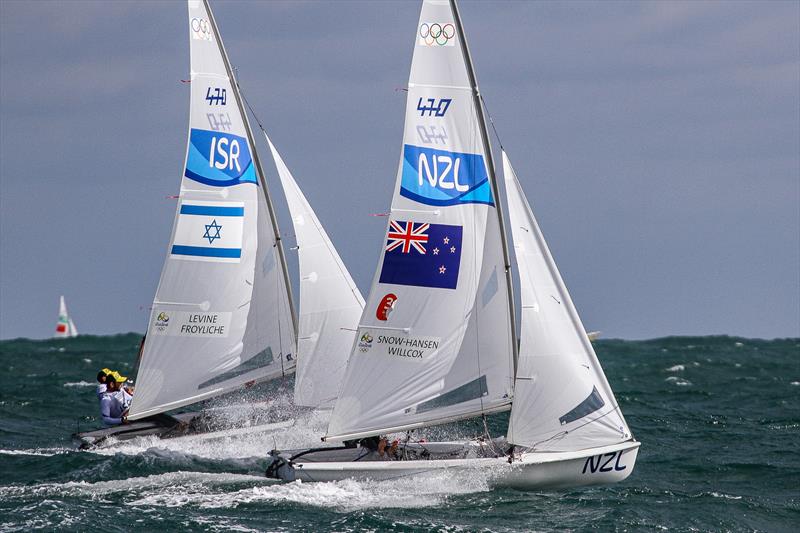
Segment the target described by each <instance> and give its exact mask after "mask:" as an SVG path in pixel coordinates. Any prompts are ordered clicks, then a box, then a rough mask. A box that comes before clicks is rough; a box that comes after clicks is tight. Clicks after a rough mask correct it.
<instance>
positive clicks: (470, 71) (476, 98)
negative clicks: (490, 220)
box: [450, 0, 519, 375]
mask: <svg viewBox="0 0 800 533" xmlns="http://www.w3.org/2000/svg"><path fill="white" fill-rule="evenodd" d="M450 8H451V9H452V11H453V20H454V22H455V24H456V27H457V30H458V34H459V35H460V36H461V40H460V41H459V43H460V46H461V53H462V54H463V55H464V62H465V63H466V65H467V75H468V76H469V81H470V85H471V86H472V99H473V102H474V105H475V114H476V115H477V117H478V124H479V126H480V133H481V141H482V142H483V150H484V153H485V154H486V168H487V172H488V174H489V181H490V182H491V185H492V193H493V194H494V197H495V199H496V201H497V221H498V225H499V226H500V239H501V242H502V245H503V260H504V261H505V277H506V286H507V287H508V289H507V290H508V293H507V294H508V313H509V316H510V317H511V350H512V359H513V362H514V374H515V375H516V373H517V363H518V359H519V353H518V347H517V325H516V324H517V322H516V320H515V318H514V317H515V314H514V285H513V281H512V279H511V258H510V254H509V253H508V239H507V237H506V228H505V221H504V217H503V209H502V200H501V196H500V191H499V187H498V183H497V174H496V173H495V168H494V157H492V145H491V143H490V142H489V132H488V130H487V128H486V118H485V117H484V114H483V105H482V102H481V96H480V89H479V88H478V80H477V77H476V75H475V66H474V65H473V64H472V56H471V55H470V53H469V46H468V45H467V36H466V34H465V33H464V26H463V24H462V22H461V13H460V12H459V10H458V3H457V2H456V0H450Z"/></svg>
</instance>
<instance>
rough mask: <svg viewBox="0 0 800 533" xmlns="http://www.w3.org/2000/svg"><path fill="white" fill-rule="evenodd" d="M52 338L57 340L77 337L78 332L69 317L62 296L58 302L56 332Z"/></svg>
mask: <svg viewBox="0 0 800 533" xmlns="http://www.w3.org/2000/svg"><path fill="white" fill-rule="evenodd" d="M53 336H54V337H55V338H57V339H63V338H67V337H77V336H78V330H77V328H76V327H75V324H74V323H73V322H72V318H70V316H69V312H68V311H67V303H66V302H65V301H64V297H63V296H61V298H60V299H59V301H58V322H56V332H55V334H54V335H53Z"/></svg>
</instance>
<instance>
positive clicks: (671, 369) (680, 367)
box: [666, 365, 686, 372]
mask: <svg viewBox="0 0 800 533" xmlns="http://www.w3.org/2000/svg"><path fill="white" fill-rule="evenodd" d="M684 370H686V367H685V366H684V365H674V366H671V367H669V368H667V369H666V371H667V372H683V371H684Z"/></svg>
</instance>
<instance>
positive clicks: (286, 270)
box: [203, 0, 298, 343]
mask: <svg viewBox="0 0 800 533" xmlns="http://www.w3.org/2000/svg"><path fill="white" fill-rule="evenodd" d="M203 4H204V5H205V6H206V11H207V13H208V18H209V22H210V23H211V26H212V27H213V28H214V34H215V35H219V29H218V28H217V21H216V19H215V18H214V13H213V12H212V11H211V6H210V5H209V3H208V0H203ZM217 46H218V47H219V51H220V54H221V55H222V62H223V63H224V64H225V70H226V71H227V73H228V77H229V78H230V80H231V87H232V88H233V93H234V97H235V98H236V105H237V106H238V108H239V113H241V115H242V121H243V122H244V129H245V132H246V134H247V141H248V142H249V143H250V146H252V147H253V150H252V154H251V157H252V158H253V163H254V164H255V167H256V174H257V175H258V181H259V185H260V187H261V190H262V192H263V193H264V198H265V199H266V202H267V210H268V212H269V218H270V221H271V222H272V228H273V233H274V237H275V247H276V248H277V249H278V257H279V258H280V263H281V269H282V271H283V280H284V285H285V288H286V291H287V292H288V294H289V314H290V316H291V317H292V329H293V330H294V338H295V343H296V342H297V334H298V329H297V313H296V312H295V307H294V299H293V298H292V283H291V280H290V278H289V268H288V266H287V263H286V254H285V253H284V250H283V240H282V238H281V232H280V229H279V226H278V219H277V217H276V216H275V207H274V206H273V205H272V198H271V197H270V194H269V187H268V186H267V181H266V178H265V176H266V175H265V174H264V169H263V168H262V166H261V158H260V157H259V156H258V150H256V144H255V139H254V137H253V130H252V128H251V127H250V118H249V116H248V115H247V111H246V110H245V108H244V105H243V102H242V95H241V93H240V91H239V80H238V78H236V77H235V76H234V74H233V69H232V68H231V63H230V59H229V58H228V53H227V52H226V50H225V44H224V43H223V42H222V39H217Z"/></svg>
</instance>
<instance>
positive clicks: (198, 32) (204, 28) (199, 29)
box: [191, 18, 211, 41]
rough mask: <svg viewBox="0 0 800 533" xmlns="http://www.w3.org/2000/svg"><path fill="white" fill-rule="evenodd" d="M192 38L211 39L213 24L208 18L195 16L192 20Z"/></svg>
mask: <svg viewBox="0 0 800 533" xmlns="http://www.w3.org/2000/svg"><path fill="white" fill-rule="evenodd" d="M191 27H192V38H193V39H201V40H203V41H210V40H211V25H210V24H209V23H208V21H207V20H206V19H199V18H193V19H192V22H191Z"/></svg>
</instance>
